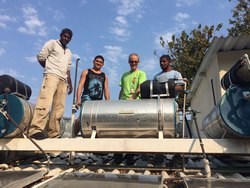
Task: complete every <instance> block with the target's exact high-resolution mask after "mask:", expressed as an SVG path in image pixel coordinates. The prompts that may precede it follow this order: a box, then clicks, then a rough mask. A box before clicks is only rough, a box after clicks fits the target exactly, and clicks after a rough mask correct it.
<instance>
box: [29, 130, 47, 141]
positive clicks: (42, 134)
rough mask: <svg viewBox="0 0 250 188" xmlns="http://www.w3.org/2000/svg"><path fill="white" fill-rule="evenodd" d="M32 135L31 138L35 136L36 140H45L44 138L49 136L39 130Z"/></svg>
mask: <svg viewBox="0 0 250 188" xmlns="http://www.w3.org/2000/svg"><path fill="white" fill-rule="evenodd" d="M30 137H31V138H34V139H36V140H43V139H46V138H48V137H47V136H46V135H45V134H44V133H42V132H37V133H35V134H32V135H31V136H30Z"/></svg>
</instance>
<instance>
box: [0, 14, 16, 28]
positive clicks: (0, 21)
mask: <svg viewBox="0 0 250 188" xmlns="http://www.w3.org/2000/svg"><path fill="white" fill-rule="evenodd" d="M16 21H17V20H16V18H14V17H10V16H7V15H0V28H3V29H6V28H7V25H6V23H7V22H16Z"/></svg>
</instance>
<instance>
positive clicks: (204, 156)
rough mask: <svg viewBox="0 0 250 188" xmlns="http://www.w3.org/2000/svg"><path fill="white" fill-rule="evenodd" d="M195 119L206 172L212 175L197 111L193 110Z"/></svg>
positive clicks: (209, 175)
mask: <svg viewBox="0 0 250 188" xmlns="http://www.w3.org/2000/svg"><path fill="white" fill-rule="evenodd" d="M193 119H194V124H195V128H196V131H197V135H198V138H199V141H200V146H201V151H202V155H203V160H204V166H205V172H206V175H207V177H211V169H210V166H209V161H208V159H207V156H206V153H205V149H204V144H203V142H202V139H201V135H200V131H199V128H198V124H197V119H196V112H194V111H193Z"/></svg>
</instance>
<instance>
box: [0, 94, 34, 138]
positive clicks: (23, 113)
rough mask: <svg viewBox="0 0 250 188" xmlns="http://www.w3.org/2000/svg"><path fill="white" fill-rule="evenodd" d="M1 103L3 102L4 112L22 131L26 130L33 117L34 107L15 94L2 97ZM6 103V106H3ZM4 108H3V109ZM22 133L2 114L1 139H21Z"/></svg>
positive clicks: (0, 119)
mask: <svg viewBox="0 0 250 188" xmlns="http://www.w3.org/2000/svg"><path fill="white" fill-rule="evenodd" d="M0 101H1V102H3V101H4V102H3V103H2V106H3V110H4V111H6V112H7V113H8V114H9V115H10V117H11V118H12V119H13V120H14V121H15V122H16V123H17V124H18V125H19V127H20V128H21V129H22V130H26V129H27V127H28V125H29V124H30V122H31V118H32V116H33V109H34V106H33V105H32V104H30V103H29V102H27V100H25V99H23V98H20V97H18V96H16V95H13V94H4V95H0ZM4 103H6V105H3V104H4ZM1 108H2V107H1ZM20 136H21V131H20V130H19V129H18V128H17V127H16V126H15V125H14V123H13V122H11V121H8V120H7V119H6V118H5V117H4V115H3V114H2V113H1V114H0V138H2V137H5V138H13V137H20Z"/></svg>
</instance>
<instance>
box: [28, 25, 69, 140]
mask: <svg viewBox="0 0 250 188" xmlns="http://www.w3.org/2000/svg"><path fill="white" fill-rule="evenodd" d="M72 36H73V33H72V31H71V30H70V29H68V28H65V29H63V30H62V31H61V33H60V39H59V40H49V41H47V42H46V43H45V44H44V46H43V48H42V50H41V52H40V53H39V54H38V55H37V60H38V62H39V63H40V65H41V66H42V67H43V68H44V73H43V75H44V77H43V82H42V86H41V89H40V94H39V96H38V100H37V104H36V107H35V110H34V116H33V119H32V122H31V126H30V128H29V135H30V137H31V138H34V139H37V140H40V139H45V138H47V137H49V138H57V137H59V136H60V120H61V118H62V117H63V114H64V107H65V100H66V94H68V95H70V94H71V93H72V89H73V88H72V83H71V76H70V66H71V58H72V54H71V51H70V49H69V48H68V47H67V44H68V43H69V42H70V40H71V38H72ZM50 110H51V111H50ZM48 119H49V124H48V126H47V129H46V131H45V128H46V125H47V122H48Z"/></svg>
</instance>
